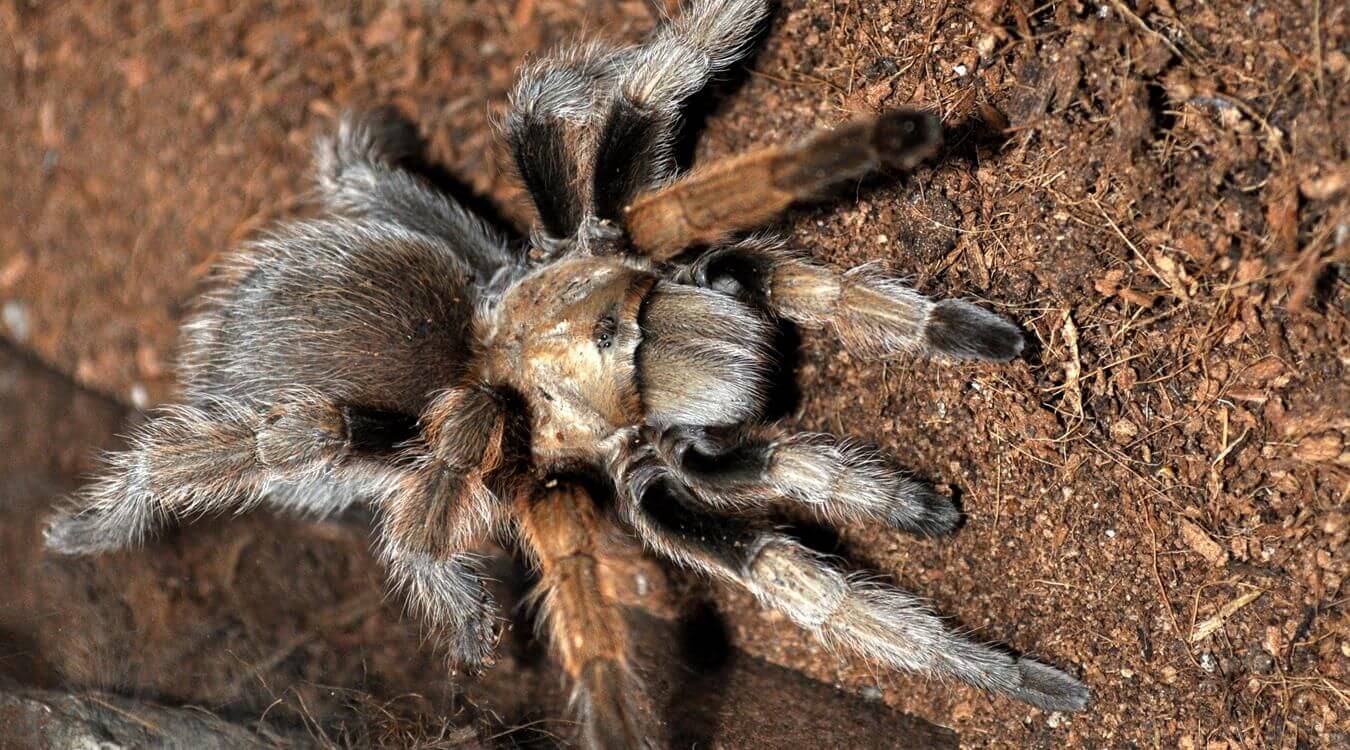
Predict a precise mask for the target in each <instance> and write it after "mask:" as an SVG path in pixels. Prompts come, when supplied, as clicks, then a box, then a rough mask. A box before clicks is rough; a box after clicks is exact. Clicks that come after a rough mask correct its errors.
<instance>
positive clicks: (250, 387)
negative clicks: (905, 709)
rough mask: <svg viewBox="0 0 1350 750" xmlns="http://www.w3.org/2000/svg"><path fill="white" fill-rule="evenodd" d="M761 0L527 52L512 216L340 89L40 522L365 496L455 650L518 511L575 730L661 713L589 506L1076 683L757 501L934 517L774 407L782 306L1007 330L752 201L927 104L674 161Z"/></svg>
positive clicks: (846, 449) (406, 588) (940, 662)
mask: <svg viewBox="0 0 1350 750" xmlns="http://www.w3.org/2000/svg"><path fill="white" fill-rule="evenodd" d="M768 9H769V2H768V0H692V2H690V3H689V4H688V5H687V7H686V9H685V10H684V12H683V13H682V14H681V15H679V16H677V17H674V18H670V19H665V20H664V21H663V22H662V23H660V24H659V25H658V27H657V28H656V30H655V31H654V32H653V33H652V35H651V36H650V37H649V38H648V39H647V40H646V41H645V42H644V43H642V44H640V45H637V46H632V47H610V46H606V45H603V44H599V43H590V44H584V45H579V46H574V47H570V48H568V49H566V50H563V51H561V52H559V53H556V54H554V55H553V56H551V57H548V58H545V59H543V60H540V61H538V62H536V63H533V64H531V65H529V66H528V67H526V68H525V69H524V70H523V71H522V73H521V75H520V78H519V81H518V83H517V84H516V86H515V89H514V90H513V92H512V95H511V101H510V111H509V114H508V115H507V117H506V118H505V120H504V121H503V122H502V123H501V129H502V131H503V135H504V138H505V140H506V143H507V146H508V147H509V151H510V153H511V155H512V157H513V159H514V161H515V166H516V168H517V170H518V172H519V175H520V177H521V179H522V181H523V182H524V184H525V187H526V188H527V190H528V193H529V195H530V197H531V199H532V201H533V203H534V206H535V208H536V210H537V215H538V220H537V222H536V225H535V228H534V231H533V233H532V237H531V241H530V242H529V247H528V248H524V249H522V248H519V247H514V246H512V245H511V244H509V243H507V242H506V241H504V240H503V239H501V238H500V237H499V235H498V234H497V233H496V232H495V231H494V230H493V229H491V228H490V227H489V226H488V225H487V224H485V223H484V222H483V221H481V220H479V219H478V218H476V217H474V216H473V215H471V214H470V213H469V212H468V211H467V210H466V209H464V208H463V207H462V206H460V205H459V204H457V203H456V202H455V201H454V200H452V199H451V198H450V197H449V196H447V195H445V194H443V193H442V192H440V191H438V190H436V189H435V188H434V187H432V185H431V184H430V183H428V182H427V181H424V180H423V179H422V178H421V177H420V176H419V175H418V173H417V171H416V170H414V169H412V168H411V167H410V165H411V164H413V163H414V162H415V161H416V157H417V156H418V152H419V149H420V143H419V140H418V138H417V136H416V132H415V130H414V129H413V128H412V127H411V125H410V124H408V123H407V122H406V121H404V120H402V119H400V118H399V117H397V116H396V115H395V114H393V113H391V112H389V111H375V112H372V113H368V114H363V115H348V116H346V117H344V118H343V120H342V122H341V123H340V126H339V128H338V130H337V133H336V135H334V136H333V137H331V138H327V139H323V140H322V141H321V142H320V143H319V145H318V148H317V167H316V171H317V177H318V179H317V182H318V193H319V195H320V196H321V198H322V202H323V207H324V209H325V214H324V216H323V217H322V218H319V219H316V220H310V221H305V222H296V223H291V224H288V225H285V226H282V227H280V228H279V229H277V230H275V231H274V232H273V233H271V234H270V235H268V236H266V237H264V238H262V239H259V240H257V241H255V242H253V243H252V244H251V245H249V246H248V247H247V248H245V249H244V250H243V251H241V252H238V253H236V254H235V255H233V256H231V257H230V259H229V260H227V261H226V262H224V263H223V265H222V266H221V267H220V269H219V270H218V272H217V273H216V277H215V283H214V287H213V290H212V291H211V292H210V293H209V294H207V295H206V296H205V297H204V299H203V301H202V304H201V305H200V308H199V309H198V310H197V311H196V313H195V314H194V316H193V317H192V318H191V319H190V321H189V322H188V323H187V325H186V327H185V338H186V342H187V344H186V353H185V357H184V362H183V372H184V377H185V382H184V394H185V399H184V403H183V404H182V405H180V406H175V407H170V408H168V409H165V410H163V411H162V412H161V413H159V414H157V415H156V416H155V417H154V418H153V419H151V420H150V421H149V422H148V423H147V424H146V425H145V427H144V428H143V429H142V430H141V431H140V433H139V434H137V435H136V436H134V438H133V439H132V444H131V446H130V449H129V450H128V451H125V452H121V453H115V454H112V455H111V456H109V458H108V466H107V468H106V470H105V472H104V474H103V476H102V478H101V479H100V480H98V481H97V482H96V483H95V484H93V485H92V486H91V487H89V488H87V489H86V490H85V491H84V492H83V493H82V494H81V495H80V496H79V498H78V499H77V503H76V504H75V505H74V507H72V508H70V509H68V510H67V511H66V512H64V513H62V514H60V515H58V517H57V518H56V519H54V521H53V522H52V524H51V526H50V527H49V531H48V537H47V541H48V545H49V546H50V547H51V548H53V549H55V550H59V551H61V552H66V553H90V552H96V551H100V550H107V549H113V548H117V547H122V546H126V545H129V544H133V543H138V542H140V541H142V540H143V539H145V538H146V537H147V536H149V535H151V534H153V532H155V531H156V530H157V529H159V528H162V527H163V526H165V525H166V524H170V523H176V522H181V521H183V520H185V519H191V518H193V517H196V516H200V515H202V514H206V513H214V512H221V511H225V510H232V511H233V510H239V509H242V508H247V507H250V506H253V505H256V504H264V503H265V504H269V505H271V506H273V507H277V508H281V509H284V510H289V511H295V512H301V513H306V514H312V515H317V516H322V515H327V514H331V513H334V512H336V511H338V510H341V509H343V508H345V507H347V506H348V505H350V504H352V503H355V502H367V503H370V504H371V505H372V506H373V508H374V509H375V511H376V513H375V518H376V523H377V526H378V537H377V538H378V543H377V548H378V553H379V555H380V556H381V558H382V559H383V561H384V562H385V564H386V566H387V568H388V571H389V576H390V579H391V581H392V583H393V585H394V586H395V587H396V588H398V589H400V590H402V592H403V593H404V595H405V596H406V599H407V601H408V603H409V605H410V609H411V610H413V612H414V613H415V614H416V615H417V616H419V617H421V618H422V619H423V621H424V622H425V623H427V625H429V626H430V627H431V628H432V629H433V630H434V631H435V632H436V633H437V634H438V635H439V636H441V639H442V642H443V643H444V644H445V646H446V647H447V649H448V651H449V652H450V653H451V655H452V656H453V657H454V659H455V660H456V661H457V662H459V663H462V664H466V665H471V666H482V665H485V664H486V663H488V662H490V660H491V654H492V651H493V648H494V646H495V641H496V637H495V632H496V630H495V623H496V616H495V614H494V607H493V605H492V603H491V602H490V601H489V597H488V595H487V594H486V592H485V589H484V586H483V584H482V581H481V580H480V573H479V570H478V568H477V565H476V562H475V560H476V558H475V557H474V556H473V555H472V554H471V550H473V549H474V548H475V546H476V545H477V544H479V543H480V542H481V541H482V540H483V539H484V537H485V536H488V535H493V534H496V535H498V536H499V538H502V539H509V540H514V541H515V542H516V543H518V544H519V545H520V547H521V548H522V549H523V550H524V551H525V553H526V555H527V557H529V558H530V559H532V560H533V561H534V562H535V563H536V564H537V566H538V569H539V571H540V581H539V584H538V585H539V587H540V590H541V592H542V597H541V601H542V602H543V605H544V606H543V612H544V618H543V620H544V622H545V623H546V624H547V627H548V628H549V630H550V632H551V634H552V642H553V648H554V652H555V654H556V656H557V658H558V659H559V660H560V662H561V663H562V665H563V667H564V670H565V672H566V673H567V674H568V675H569V677H570V678H571V680H572V681H573V683H574V685H575V692H574V696H575V706H576V710H577V712H578V718H579V723H580V727H581V731H580V734H581V737H580V740H581V742H583V743H584V744H586V745H587V746H593V747H638V746H643V745H659V744H661V739H660V738H661V731H660V729H659V724H660V722H659V721H658V720H651V719H647V718H644V717H648V716H649V715H650V711H649V710H648V709H646V708H643V707H642V704H643V703H644V701H643V692H642V689H641V686H640V685H639V684H638V681H637V679H636V678H635V675H634V669H633V667H632V664H631V662H630V654H629V648H628V645H627V638H626V637H625V632H626V631H625V623H624V620H623V618H622V616H621V612H620V608H619V605H618V604H617V603H616V602H615V601H614V600H613V599H612V597H611V592H612V591H613V586H612V585H611V583H612V582H611V581H609V580H607V577H608V576H611V575H614V573H612V572H611V570H610V569H609V567H608V566H606V564H605V560H604V555H603V549H602V545H601V544H600V543H599V541H600V539H601V538H602V537H603V536H605V535H606V534H608V533H612V531H613V530H618V531H621V532H623V533H628V534H631V535H633V536H635V537H636V538H637V539H639V540H640V541H641V542H642V543H643V544H644V545H645V547H646V548H647V549H648V550H650V551H651V552H652V553H654V554H656V555H658V556H660V557H662V558H665V559H667V560H669V561H672V562H674V563H675V564H678V565H681V566H685V567H688V568H691V569H694V570H696V571H700V572H702V573H705V574H707V575H710V576H713V577H715V578H718V579H722V580H724V581H727V582H729V583H731V584H733V585H738V586H742V587H744V588H745V589H747V590H748V591H750V592H751V593H752V594H753V595H754V596H755V598H756V599H757V600H758V601H759V602H760V603H761V604H762V605H763V606H765V607H769V608H773V609H776V610H779V611H781V612H782V613H783V614H785V615H786V616H787V617H788V618H789V619H790V620H791V621H792V622H794V623H796V624H797V625H799V626H801V627H803V628H805V629H807V630H809V631H810V632H811V633H813V634H814V635H815V636H816V637H818V638H819V640H820V641H821V642H822V643H824V644H825V645H827V646H830V647H836V648H839V649H842V650H847V651H853V652H856V653H858V654H860V655H862V656H864V657H865V658H867V659H869V660H871V661H873V662H875V663H878V664H881V665H884V666H887V667H891V668H895V669H905V670H917V671H920V672H925V673H930V674H933V675H938V676H950V677H955V678H956V679H958V680H961V681H963V682H966V683H969V684H971V685H975V686H978V687H981V688H985V689H988V690H993V691H997V692H1001V693H1004V694H1007V695H1010V696H1013V697H1015V698H1018V699H1021V700H1024V701H1027V702H1029V703H1033V704H1035V705H1037V706H1041V707H1043V708H1047V709H1059V710H1077V709H1080V708H1082V707H1083V706H1084V705H1085V704H1086V702H1087V699H1088V691H1087V689H1086V688H1085V687H1084V686H1083V685H1082V684H1081V683H1079V682H1078V681H1077V680H1075V679H1073V678H1071V677H1069V676H1068V675H1066V674H1064V673H1063V672H1061V671H1059V670H1057V669H1055V668H1053V667H1049V666H1046V665H1044V664H1042V663H1040V662H1037V661H1033V660H1031V659H1027V658H1018V657H1017V656H1015V655H1012V654H1010V653H1007V652H1005V651H1003V650H1000V649H997V648H994V647H990V646H986V645H984V644H981V643H978V642H976V641H974V640H971V639H970V638H968V637H965V636H963V635H960V634H958V633H955V632H953V631H952V630H951V629H950V628H948V627H947V626H946V625H945V624H944V623H943V622H942V620H941V619H940V618H939V617H937V616H936V615H934V614H933V613H932V612H931V611H930V610H929V609H928V608H927V606H926V605H925V604H924V603H923V601H922V600H920V599H918V598H917V597H915V596H912V595H910V594H908V593H905V592H903V591H900V590H897V589H895V588H891V587H889V586H885V585H882V584H879V583H872V582H868V581H865V580H863V579H860V578H857V577H853V576H850V575H847V574H845V573H844V572H842V571H841V570H839V569H838V568H836V567H835V566H834V565H833V564H832V563H831V562H829V561H827V560H825V559H823V558H822V557H820V556H818V555H816V554H814V553H812V552H810V551H808V550H807V548H805V547H804V546H802V545H801V544H800V543H799V542H797V541H795V540H794V539H792V538H790V537H789V536H787V535H785V534H783V533H781V532H780V531H778V530H777V527H776V526H774V524H773V523H771V521H770V518H769V514H768V513H767V511H768V510H769V509H771V508H772V507H773V506H775V505H780V504H783V503H796V504H800V505H802V506H806V507H808V508H810V509H812V510H814V511H815V512H817V513H818V514H819V515H820V516H822V517H823V518H825V519H827V520H833V521H836V522H837V521H846V520H855V519H866V520H868V521H872V522H876V523H880V524H884V525H887V526H890V527H894V528H897V529H902V530H906V531H911V532H915V533H918V534H924V535H933V534H942V533H945V532H949V531H951V530H952V529H953V528H954V527H955V525H956V524H957V522H958V520H959V517H960V514H959V512H958V511H957V509H956V508H955V507H954V506H953V504H952V503H951V502H950V501H949V500H948V499H947V498H945V497H944V496H942V495H940V494H938V493H936V492H935V491H933V490H932V489H931V488H930V487H929V486H928V485H926V484H924V483H922V482H919V481H916V480H914V479H911V478H908V477H907V476H905V475H904V474H903V473H902V472H900V471H899V470H897V468H896V467H895V466H894V464H893V463H892V462H891V461H890V460H889V459H888V458H886V457H885V456H883V455H881V454H879V453H877V452H875V451H874V450H871V449H868V448H866V447H864V446H862V445H860V444H857V443H854V442H851V441H848V440H841V439H839V438H836V437H833V436H831V435H824V434H791V433H787V432H785V431H783V430H781V429H778V428H775V427H774V426H773V425H772V424H768V423H766V420H765V419H764V418H763V417H764V414H765V409H766V400H767V399H768V394H769V392H770V390H771V383H770V381H771V379H772V378H771V377H770V373H771V372H773V369H774V363H775V361H776V360H775V351H774V341H775V340H776V337H775V333H776V332H777V331H778V330H779V327H780V326H782V325H784V324H795V325H797V326H800V327H802V328H806V329H819V328H827V329H832V330H833V332H834V333H835V334H837V335H838V337H839V338H840V339H841V340H842V342H843V344H844V346H845V347H846V348H847V349H849V350H850V351H852V352H854V353H857V354H859V355H862V356H864V357H867V358H872V359H877V358H887V357H893V356H898V355H910V354H933V355H938V356H942V357H946V358H954V359H984V360H1007V359H1011V358H1013V357H1015V356H1017V355H1018V354H1019V353H1020V352H1021V349H1022V337H1021V334H1020V332H1019V331H1018V329H1017V328H1016V327H1014V326H1013V325H1011V324H1010V323H1008V322H1006V321H1004V320H1003V319H1002V318H1000V317H998V316H996V315H994V314H992V313H989V312H987V311H985V310H983V309H982V308H979V307H976V306H974V305H972V304H969V303H967V302H964V301H959V300H942V301H934V300H930V299H928V298H925V297H924V296H922V295H920V294H918V293H917V292H915V291H914V290H913V289H911V288H909V287H907V286H905V285H903V284H901V283H900V282H898V281H896V280H895V279H893V278H891V277H889V276H887V275H886V274H884V273H883V272H881V271H879V270H878V269H876V268H873V267H868V266H865V267H861V268H855V269H852V270H849V271H846V272H840V271H838V270H835V269H833V268H830V267H828V266H826V265H822V264H820V263H816V262H814V261H812V260H811V259H810V258H808V257H806V256H804V255H803V254H801V253H799V252H795V251H794V250H793V249H792V248H790V247H788V246H787V245H786V244H785V243H783V242H782V241H779V240H776V239H774V238H773V237H772V236H769V235H762V234H758V235H757V234H748V233H749V232H751V231H752V230H755V229H757V228H759V227H761V226H763V225H766V224H768V223H769V222H771V221H773V220H774V219H775V218H776V217H778V216H779V215H780V214H781V213H782V211H783V210H784V209H785V208H787V207H788V206H789V205H790V204H792V203H794V202H796V201H799V200H802V199H808V198H813V197H816V196H818V195H820V194H821V193H822V192H823V191H825V190H826V189H828V188H829V187H831V186H833V185H836V184H840V183H845V182H848V181H856V180H857V179H858V178H860V177H862V176H863V175H865V174H867V173H869V172H871V171H873V170H876V169H879V168H884V169H889V170H892V171H899V170H908V169H912V168H914V167H915V166H916V165H918V164H919V162H920V161H922V160H923V159H925V158H927V157H929V156H931V155H932V154H933V153H935V151H936V150H937V147H938V146H939V143H940V140H941V128H940V126H939V124H938V122H937V121H936V118H934V117H933V116H931V115H929V114H925V113H922V112H918V111H890V112H885V113H882V114H879V115H876V116H871V117H863V118H861V119H856V120H853V121H850V122H846V123H845V124H842V125H841V126H839V127H837V128H834V129H832V130H828V131H821V132H817V133H814V134H811V135H808V136H807V137H805V138H803V139H802V140H799V141H797V142H795V143H792V144H789V145H786V146H775V147H767V148H763V149H759V150H754V151H751V152H749V153H746V154H744V155H742V156H738V157H735V158H730V159H727V160H724V161H720V162H716V163H713V164H710V165H707V166H702V167H697V168H695V169H693V170H691V171H688V172H687V173H680V171H679V170H678V169H677V167H676V163H675V161H674V159H673V158H672V156H671V153H672V143H673V141H674V140H675V138H676V137H677V131H678V129H679V127H680V124H681V115H680V109H681V105H682V103H683V102H685V100H686V99H688V97H689V96H690V95H692V94H694V93H695V92H697V91H699V90H700V89H702V88H703V87H704V86H705V85H706V84H707V83H708V81H709V80H710V78H711V77H713V76H715V75H717V74H719V73H721V72H723V71H726V70H727V69H728V68H729V67H731V66H732V65H734V64H735V63H737V62H738V61H739V60H740V59H742V58H743V57H744V56H745V54H746V53H747V51H748V50H749V47H750V42H751V40H752V38H753V37H754V35H755V33H756V31H757V29H759V28H760V27H761V25H762V24H763V23H764V21H765V18H766V16H767V14H768ZM602 493H603V494H604V495H605V498H604V500H605V501H604V502H603V503H599V502H597V499H598V498H597V495H598V494H602Z"/></svg>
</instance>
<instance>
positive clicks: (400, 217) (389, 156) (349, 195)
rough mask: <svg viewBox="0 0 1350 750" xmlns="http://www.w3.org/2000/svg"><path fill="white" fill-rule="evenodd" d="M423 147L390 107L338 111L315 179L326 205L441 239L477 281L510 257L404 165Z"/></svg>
mask: <svg viewBox="0 0 1350 750" xmlns="http://www.w3.org/2000/svg"><path fill="white" fill-rule="evenodd" d="M421 150H422V143H421V139H420V137H419V136H418V134H417V130H416V128H415V126H414V125H413V124H412V123H411V122H409V121H408V120H406V119H404V118H403V117H402V116H401V115H399V114H398V113H397V112H395V111H394V110H392V109H377V110H372V111H368V112H346V113H344V114H343V115H342V119H341V120H340V121H339V123H338V129H337V133H336V134H334V135H332V136H326V137H322V138H320V139H318V141H317V142H316V143H315V148H314V164H315V179H316V182H317V184H318V188H319V195H320V197H321V199H322V200H323V204H324V207H325V208H326V209H328V210H329V211H331V212H333V213H335V214H338V215H341V216H346V217H349V218H358V219H359V218H369V219H375V220H379V221H388V222H390V223H393V224H397V225H399V226H401V227H403V228H405V229H408V230H411V231H415V232H420V233H422V234H426V235H429V236H432V237H436V238H439V239H441V240H442V241H444V242H446V243H448V244H449V245H450V247H451V248H452V249H453V250H454V251H455V253H456V254H457V255H458V256H459V257H460V258H461V259H462V260H463V261H464V262H465V263H467V264H468V266H469V267H470V268H472V269H473V271H474V274H475V276H476V277H477V278H478V280H479V282H487V281H488V280H490V279H491V278H492V277H493V275H494V274H495V273H496V272H497V271H498V270H499V269H500V268H502V267H503V266H508V265H511V264H513V263H515V262H516V258H515V256H514V255H513V253H512V252H511V250H510V249H509V248H508V247H507V244H506V241H505V240H504V239H502V237H500V236H499V235H498V234H497V232H496V231H495V230H493V229H492V228H491V227H489V226H488V225H487V223H486V222H484V221H483V220H482V219H481V218H480V217H478V216H476V215H474V214H473V213H471V212H470V211H469V210H468V209H466V208H464V207H463V206H461V205H460V204H459V203H458V202H456V201H454V200H453V199H452V198H450V197H449V196H447V195H445V194H444V193H442V192H440V191H438V190H434V189H432V188H431V187H430V186H429V185H427V184H426V182H425V181H424V180H423V179H422V178H421V177H419V176H417V175H415V174H413V173H412V172H409V171H408V170H407V169H404V168H402V165H403V164H405V163H406V162H407V161H408V160H410V159H413V158H415V157H417V156H420V154H421Z"/></svg>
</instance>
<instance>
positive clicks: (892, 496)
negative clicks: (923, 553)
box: [659, 430, 961, 536]
mask: <svg viewBox="0 0 1350 750" xmlns="http://www.w3.org/2000/svg"><path fill="white" fill-rule="evenodd" d="M659 445H660V446H661V450H662V453H663V460H664V461H665V462H666V464H667V465H668V466H669V467H670V468H671V470H672V471H674V472H675V473H676V474H677V475H678V476H679V478H680V480H681V481H682V482H683V483H684V484H686V485H688V487H689V488H690V489H691V490H693V492H694V493H695V494H696V495H697V496H698V498H699V499H700V500H702V501H704V502H705V503H707V504H708V505H711V506H713V507H724V508H743V507H746V506H749V507H752V508H757V507H762V506H764V505H766V504H769V503H772V502H775V501H778V500H789V501H791V502H794V503H798V504H800V505H803V506H805V507H808V508H811V509H812V510H814V511H815V512H816V513H817V514H819V515H820V516H821V517H822V518H824V519H826V520H828V521H831V522H834V523H842V522H848V521H860V520H861V521H877V522H880V523H884V524H886V525H888V526H892V527H895V528H899V529H905V530H908V531H912V532H915V533H918V534H923V535H925V536H936V535H938V534H945V533H947V532H949V531H951V530H952V529H954V528H955V527H956V524H957V523H958V522H960V520H961V513H960V511H958V510H957V509H956V506H955V505H953V504H952V502H951V500H949V499H947V498H946V497H944V496H942V495H939V494H938V493H936V492H934V491H933V488H932V487H931V486H929V485H928V484H926V483H924V482H921V481H918V480H916V479H911V478H910V477H907V476H905V475H904V474H903V473H902V472H901V471H900V470H899V469H898V468H897V467H896V466H895V465H894V464H893V462H892V461H890V460H889V459H888V458H887V457H885V456H884V455H882V454H881V453H880V452H878V451H876V450H874V449H871V448H868V447H867V446H865V445H862V444H860V443H855V442H852V441H848V440H840V439H839V438H836V437H835V436H833V435H828V434H824V433H797V434H787V435H782V434H774V433H771V432H765V431H758V432H757V433H752V434H751V435H749V436H747V437H746V438H744V439H742V438H740V437H738V438H736V439H735V440H734V441H728V442H726V443H723V442H722V441H714V440H711V439H709V438H708V436H707V435H706V434H704V433H701V432H691V431H685V430H668V431H666V432H665V433H664V434H663V435H662V436H661V437H660V438H659Z"/></svg>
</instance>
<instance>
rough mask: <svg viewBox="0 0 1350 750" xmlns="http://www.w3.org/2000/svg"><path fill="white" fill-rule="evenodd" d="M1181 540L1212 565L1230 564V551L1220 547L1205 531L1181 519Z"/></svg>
mask: <svg viewBox="0 0 1350 750" xmlns="http://www.w3.org/2000/svg"><path fill="white" fill-rule="evenodd" d="M1180 525H1181V538H1182V539H1184V540H1185V541H1186V546H1187V547H1190V548H1191V551H1193V552H1195V554H1197V555H1199V556H1201V557H1203V558H1205V559H1206V560H1208V561H1209V564H1210V565H1214V566H1216V567H1217V566H1220V565H1223V564H1224V563H1226V562H1228V551H1227V550H1225V549H1224V548H1223V547H1221V546H1219V543H1218V542H1216V541H1214V538H1213V537H1211V536H1210V535H1209V533H1208V532H1206V531H1205V530H1204V529H1202V528H1200V527H1199V526H1198V525H1196V524H1195V523H1193V522H1192V521H1189V520H1187V519H1185V518H1183V519H1181V524H1180Z"/></svg>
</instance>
